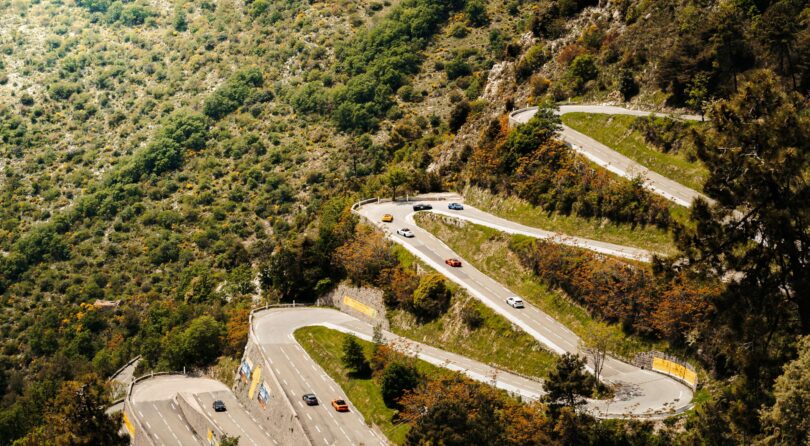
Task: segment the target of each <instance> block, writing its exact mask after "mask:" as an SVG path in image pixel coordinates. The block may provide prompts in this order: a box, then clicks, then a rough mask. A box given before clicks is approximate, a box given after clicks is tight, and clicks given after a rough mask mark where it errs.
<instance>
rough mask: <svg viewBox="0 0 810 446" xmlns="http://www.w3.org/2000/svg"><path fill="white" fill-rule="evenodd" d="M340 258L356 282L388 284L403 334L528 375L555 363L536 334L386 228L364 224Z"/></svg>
mask: <svg viewBox="0 0 810 446" xmlns="http://www.w3.org/2000/svg"><path fill="white" fill-rule="evenodd" d="M335 259H336V261H337V262H338V264H339V265H341V267H342V268H343V269H344V270H345V271H346V274H347V277H348V279H349V280H350V281H352V283H354V284H355V285H359V286H364V285H365V286H375V287H378V288H380V289H382V290H383V298H384V300H385V305H386V308H387V310H388V319H389V322H390V326H391V331H393V332H394V333H396V334H398V335H400V336H403V337H406V338H409V339H413V340H414V341H418V342H422V343H425V344H428V345H432V346H434V347H436V348H441V349H443V350H447V351H451V352H454V353H458V354H461V355H464V356H467V357H469V358H471V359H475V360H477V361H480V362H483V363H485V364H490V365H492V366H495V367H498V368H502V369H504V370H507V371H511V372H517V373H519V374H523V375H526V376H534V377H544V376H546V374H547V373H548V371H549V370H550V369H551V367H552V366H553V364H554V361H555V355H553V354H552V353H550V352H549V351H548V350H546V349H545V348H544V347H542V346H541V345H540V343H538V342H537V341H536V340H535V339H533V338H532V337H531V336H529V335H528V334H526V333H525V332H523V331H522V330H520V329H517V328H516V327H514V326H512V324H511V323H509V322H508V321H507V320H505V319H504V318H503V317H502V316H500V315H498V314H496V313H495V312H494V311H492V310H491V309H489V308H488V307H486V306H485V305H483V304H481V303H480V302H478V301H476V300H475V299H473V298H471V297H470V296H469V295H467V293H466V292H465V291H464V290H463V289H461V288H459V287H458V286H457V285H455V284H453V283H452V282H449V281H447V280H446V279H445V278H444V276H442V275H440V274H437V273H436V272H435V271H433V270H432V269H430V268H428V267H425V266H423V265H421V262H419V261H418V260H417V259H416V258H414V257H413V256H412V255H411V254H410V253H409V252H407V251H405V250H404V249H402V248H400V247H399V246H398V245H395V244H393V243H391V242H390V241H388V240H387V239H385V238H384V237H383V234H382V233H381V232H380V231H377V230H373V229H371V228H369V227H367V226H364V225H358V227H357V230H356V233H355V235H354V237H353V238H351V239H349V240H348V241H347V242H346V243H345V244H344V245H342V246H340V247H338V248H337V250H336V251H335Z"/></svg>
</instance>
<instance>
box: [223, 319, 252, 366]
mask: <svg viewBox="0 0 810 446" xmlns="http://www.w3.org/2000/svg"><path fill="white" fill-rule="evenodd" d="M227 316H228V322H227V323H226V324H225V330H226V333H225V351H224V353H225V354H226V355H231V356H238V355H240V354H241V353H242V350H243V349H244V348H245V344H246V343H247V337H248V330H249V329H250V326H249V323H248V319H249V318H250V309H249V308H245V307H242V308H232V309H230V310H228V312H227Z"/></svg>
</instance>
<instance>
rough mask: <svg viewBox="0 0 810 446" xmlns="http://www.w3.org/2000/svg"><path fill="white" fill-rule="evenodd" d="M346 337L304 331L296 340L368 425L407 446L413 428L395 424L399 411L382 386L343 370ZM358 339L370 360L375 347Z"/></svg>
mask: <svg viewBox="0 0 810 446" xmlns="http://www.w3.org/2000/svg"><path fill="white" fill-rule="evenodd" d="M345 336H346V335H345V334H343V333H341V332H339V331H336V330H331V329H328V328H325V327H304V328H299V329H298V330H296V331H295V339H296V340H297V341H298V343H299V344H301V347H303V348H304V350H306V352H307V354H309V356H311V357H312V359H314V360H315V362H317V363H318V364H319V365H320V366H321V367H322V368H323V369H324V371H326V373H327V374H328V375H329V376H330V377H331V378H332V379H334V380H335V382H337V383H338V384H339V385H340V387H341V388H342V389H343V391H344V392H345V393H346V397H347V398H348V399H349V400H350V401H351V402H352V403H353V404H354V405H355V407H357V409H358V410H360V412H361V413H362V414H363V417H364V418H365V420H366V422H367V423H373V424H376V425H377V426H379V427H380V429H381V430H382V431H383V433H384V434H385V436H386V437H388V439H389V440H390V441H391V442H392V443H394V444H403V443H405V436H406V435H407V434H408V430H409V429H410V426H408V425H407V424H405V423H401V422H398V421H396V420H395V415H396V413H397V411H396V410H395V409H391V408H389V407H387V406H386V405H385V403H384V402H383V399H382V393H381V391H380V386H379V384H377V382H376V381H374V380H373V379H372V378H357V377H354V376H351V377H350V376H349V373H348V370H346V369H345V368H344V367H343V364H342V362H341V359H340V358H341V356H342V355H343V339H344V337H345ZM355 339H356V340H357V342H359V343H360V345H362V346H363V349H364V350H365V354H366V357H367V358H369V359H370V358H371V355H372V351H373V348H374V346H373V344H372V343H371V342H367V341H364V340H362V339H359V338H355ZM415 364H416V367H417V369H419V372H420V373H422V374H423V375H424V376H426V377H428V378H435V377H440V376H442V375H444V374H450V373H453V372H450V371H448V370H444V369H441V368H438V367H435V366H433V365H431V364H428V363H426V362H424V361H419V360H415Z"/></svg>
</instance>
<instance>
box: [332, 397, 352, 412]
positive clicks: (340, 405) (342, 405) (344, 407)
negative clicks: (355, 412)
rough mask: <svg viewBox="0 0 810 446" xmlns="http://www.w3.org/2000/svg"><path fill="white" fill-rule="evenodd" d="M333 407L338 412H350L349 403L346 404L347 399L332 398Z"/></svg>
mask: <svg viewBox="0 0 810 446" xmlns="http://www.w3.org/2000/svg"><path fill="white" fill-rule="evenodd" d="M332 407H334V408H335V410H336V411H338V412H348V411H349V405H348V404H346V401H343V400H332Z"/></svg>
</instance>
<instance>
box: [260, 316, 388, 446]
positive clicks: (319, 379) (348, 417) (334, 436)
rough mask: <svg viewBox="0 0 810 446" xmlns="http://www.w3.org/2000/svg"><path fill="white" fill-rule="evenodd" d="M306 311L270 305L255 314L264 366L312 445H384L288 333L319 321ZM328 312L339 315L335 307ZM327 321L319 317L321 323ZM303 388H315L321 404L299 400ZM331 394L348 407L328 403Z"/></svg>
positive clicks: (309, 391) (310, 389)
mask: <svg viewBox="0 0 810 446" xmlns="http://www.w3.org/2000/svg"><path fill="white" fill-rule="evenodd" d="M305 310H306V309H298V311H295V309H293V310H292V311H284V310H274V311H270V312H265V313H261V314H262V316H261V317H259V316H258V315H257V316H256V317H254V319H253V331H254V333H255V336H256V341H257V342H258V344H259V346H260V348H261V349H262V351H263V352H264V355H265V357H266V358H267V360H268V361H270V363H269V364H265V365H264V368H265V370H271V371H272V373H275V375H276V377H277V378H278V380H279V382H280V383H281V386H282V388H283V389H284V392H285V393H286V395H287V398H289V400H290V401H291V402H292V404H293V408H294V409H295V411H296V412H297V414H298V419H299V420H300V421H301V423H302V425H303V426H304V429H305V430H306V431H307V433H308V434H309V437H310V439H311V440H312V442H313V444H316V445H321V444H327V445H385V444H387V441H386V440H384V439H383V438H381V437H380V436H379V434H378V433H377V432H375V431H374V430H373V429H371V428H370V427H369V426H368V425H366V423H365V421H364V420H363V416H362V415H361V414H360V412H358V411H357V409H356V408H355V407H354V405H353V404H352V403H351V401H349V400H348V398H346V395H345V394H344V393H343V391H342V390H341V388H340V386H339V385H338V384H337V383H336V382H335V381H334V380H332V378H330V377H329V375H327V374H326V372H324V370H323V369H322V368H321V367H320V366H319V365H318V364H317V363H316V362H315V361H314V360H313V359H312V358H310V357H309V355H307V353H306V352H305V351H304V349H303V348H301V346H300V345H298V342H297V341H296V340H295V338H294V337H293V334H292V333H293V332H294V331H295V329H296V328H298V327H303V326H306V325H317V324H313V323H312V322H318V321H317V320H316V321H313V320H312V319H311V318H309V317H307V316H306V315H305V314H306V313H303V312H302V311H305ZM324 311H325V310H324ZM329 313H335V315H340V314H341V313H339V312H337V311H333V312H329ZM275 314H283V317H282V318H280V320H279V318H277V317H268V316H267V315H275ZM327 314H328V313H327ZM329 320H330V319H329V318H327V317H324V318H323V320H321V321H320V322H328V321H329ZM279 322H283V324H280V323H279ZM307 393H314V394H315V396H317V397H318V400H319V402H320V404H319V405H317V406H307V405H306V404H305V403H304V401H303V399H302V398H303V395H304V394H307ZM334 399H343V400H345V401H346V402H347V403H348V404H349V412H337V411H336V410H335V409H334V408H332V406H331V401H332V400H334Z"/></svg>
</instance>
